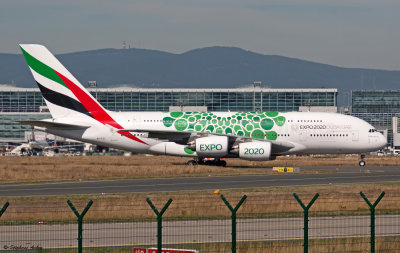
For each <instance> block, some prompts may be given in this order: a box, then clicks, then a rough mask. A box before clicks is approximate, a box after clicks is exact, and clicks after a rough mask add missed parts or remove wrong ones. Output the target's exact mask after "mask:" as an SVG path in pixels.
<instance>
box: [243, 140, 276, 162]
mask: <svg viewBox="0 0 400 253" xmlns="http://www.w3.org/2000/svg"><path fill="white" fill-rule="evenodd" d="M271 146H272V144H271V142H261V141H260V142H243V143H239V158H241V159H245V160H250V161H269V160H275V157H274V156H271Z"/></svg>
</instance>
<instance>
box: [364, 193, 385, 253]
mask: <svg viewBox="0 0 400 253" xmlns="http://www.w3.org/2000/svg"><path fill="white" fill-rule="evenodd" d="M360 195H361V197H363V199H364V200H365V202H366V203H367V204H368V206H369V211H370V213H371V222H370V223H371V224H370V226H371V253H374V252H375V207H376V206H377V205H378V203H379V201H381V199H382V198H383V196H385V192H382V193H381V195H379V197H378V198H377V199H376V201H375V203H374V204H371V202H369V200H368V199H367V197H366V196H365V194H364V193H363V192H360Z"/></svg>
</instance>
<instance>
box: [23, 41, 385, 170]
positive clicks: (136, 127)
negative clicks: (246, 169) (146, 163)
mask: <svg viewBox="0 0 400 253" xmlns="http://www.w3.org/2000/svg"><path fill="white" fill-rule="evenodd" d="M20 48H21V50H22V53H23V55H24V57H25V59H26V62H27V63H28V66H29V68H30V70H31V72H32V75H33V77H34V79H35V81H36V83H37V85H38V86H39V89H40V91H41V93H42V95H43V98H44V100H45V102H46V105H47V106H48V108H49V111H50V114H51V116H52V118H51V119H45V120H31V121H19V122H20V123H23V124H29V125H31V126H34V127H35V129H38V130H41V131H45V132H48V133H51V134H54V135H58V136H62V137H66V138H70V139H74V140H78V141H82V142H87V143H92V144H95V145H101V146H106V147H111V148H116V149H121V150H126V151H131V152H135V153H147V154H158V155H172V156H183V157H192V158H193V160H190V161H189V162H188V164H190V165H195V164H204V163H209V161H210V159H206V158H214V160H213V164H214V165H218V166H226V161H225V160H224V158H230V157H236V158H241V159H245V160H250V161H268V160H274V159H275V158H276V156H280V155H295V154H300V155H303V154H349V153H350V154H354V153H365V152H370V151H376V150H379V149H382V148H383V147H385V146H386V138H385V137H384V136H383V135H382V134H381V133H379V132H378V131H377V130H376V129H375V128H374V127H373V126H372V125H370V124H369V123H367V122H365V121H363V120H361V119H359V118H356V117H352V116H348V115H343V114H337V113H322V112H148V111H146V112H113V111H109V110H107V109H105V108H104V107H103V106H102V105H101V104H100V103H99V102H98V101H97V100H96V99H95V98H94V97H93V96H92V95H91V94H90V93H89V92H88V91H87V90H86V89H85V88H84V86H83V85H82V84H80V83H79V81H78V80H77V79H75V77H74V76H73V75H72V74H71V73H70V72H69V71H68V70H67V69H66V68H65V67H64V66H63V65H62V64H61V63H60V62H59V61H58V60H57V59H56V57H55V56H54V55H53V54H52V53H51V52H50V51H49V50H48V49H47V48H46V47H44V46H42V45H36V44H21V45H20ZM359 165H360V166H365V161H364V159H363V156H361V160H360V161H359Z"/></svg>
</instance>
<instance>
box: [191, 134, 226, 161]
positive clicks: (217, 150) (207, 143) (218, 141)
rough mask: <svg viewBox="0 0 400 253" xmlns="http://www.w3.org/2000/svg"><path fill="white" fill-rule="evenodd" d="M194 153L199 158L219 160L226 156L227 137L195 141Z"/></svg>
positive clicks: (210, 137)
mask: <svg viewBox="0 0 400 253" xmlns="http://www.w3.org/2000/svg"><path fill="white" fill-rule="evenodd" d="M196 153H197V155H198V156H199V157H214V158H219V157H223V156H226V155H227V154H228V137H226V136H209V137H203V138H198V139H196Z"/></svg>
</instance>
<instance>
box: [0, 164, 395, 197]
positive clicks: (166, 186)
mask: <svg viewBox="0 0 400 253" xmlns="http://www.w3.org/2000/svg"><path fill="white" fill-rule="evenodd" d="M238 169H240V168H238ZM259 169H263V168H259ZM265 170H271V168H265ZM301 170H303V171H308V172H307V173H303V172H301V173H290V174H289V173H288V174H282V173H274V174H265V175H239V176H218V177H215V176H210V177H180V178H149V179H122V180H100V181H69V182H52V183H32V184H5V185H0V196H33V195H71V194H99V193H128V192H158V191H196V190H213V189H246V188H258V187H273V186H295V185H299V186H301V185H324V184H343V183H370V182H394V181H400V167H397V166H387V167H372V166H371V167H364V168H360V167H358V166H348V167H303V168H301Z"/></svg>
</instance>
